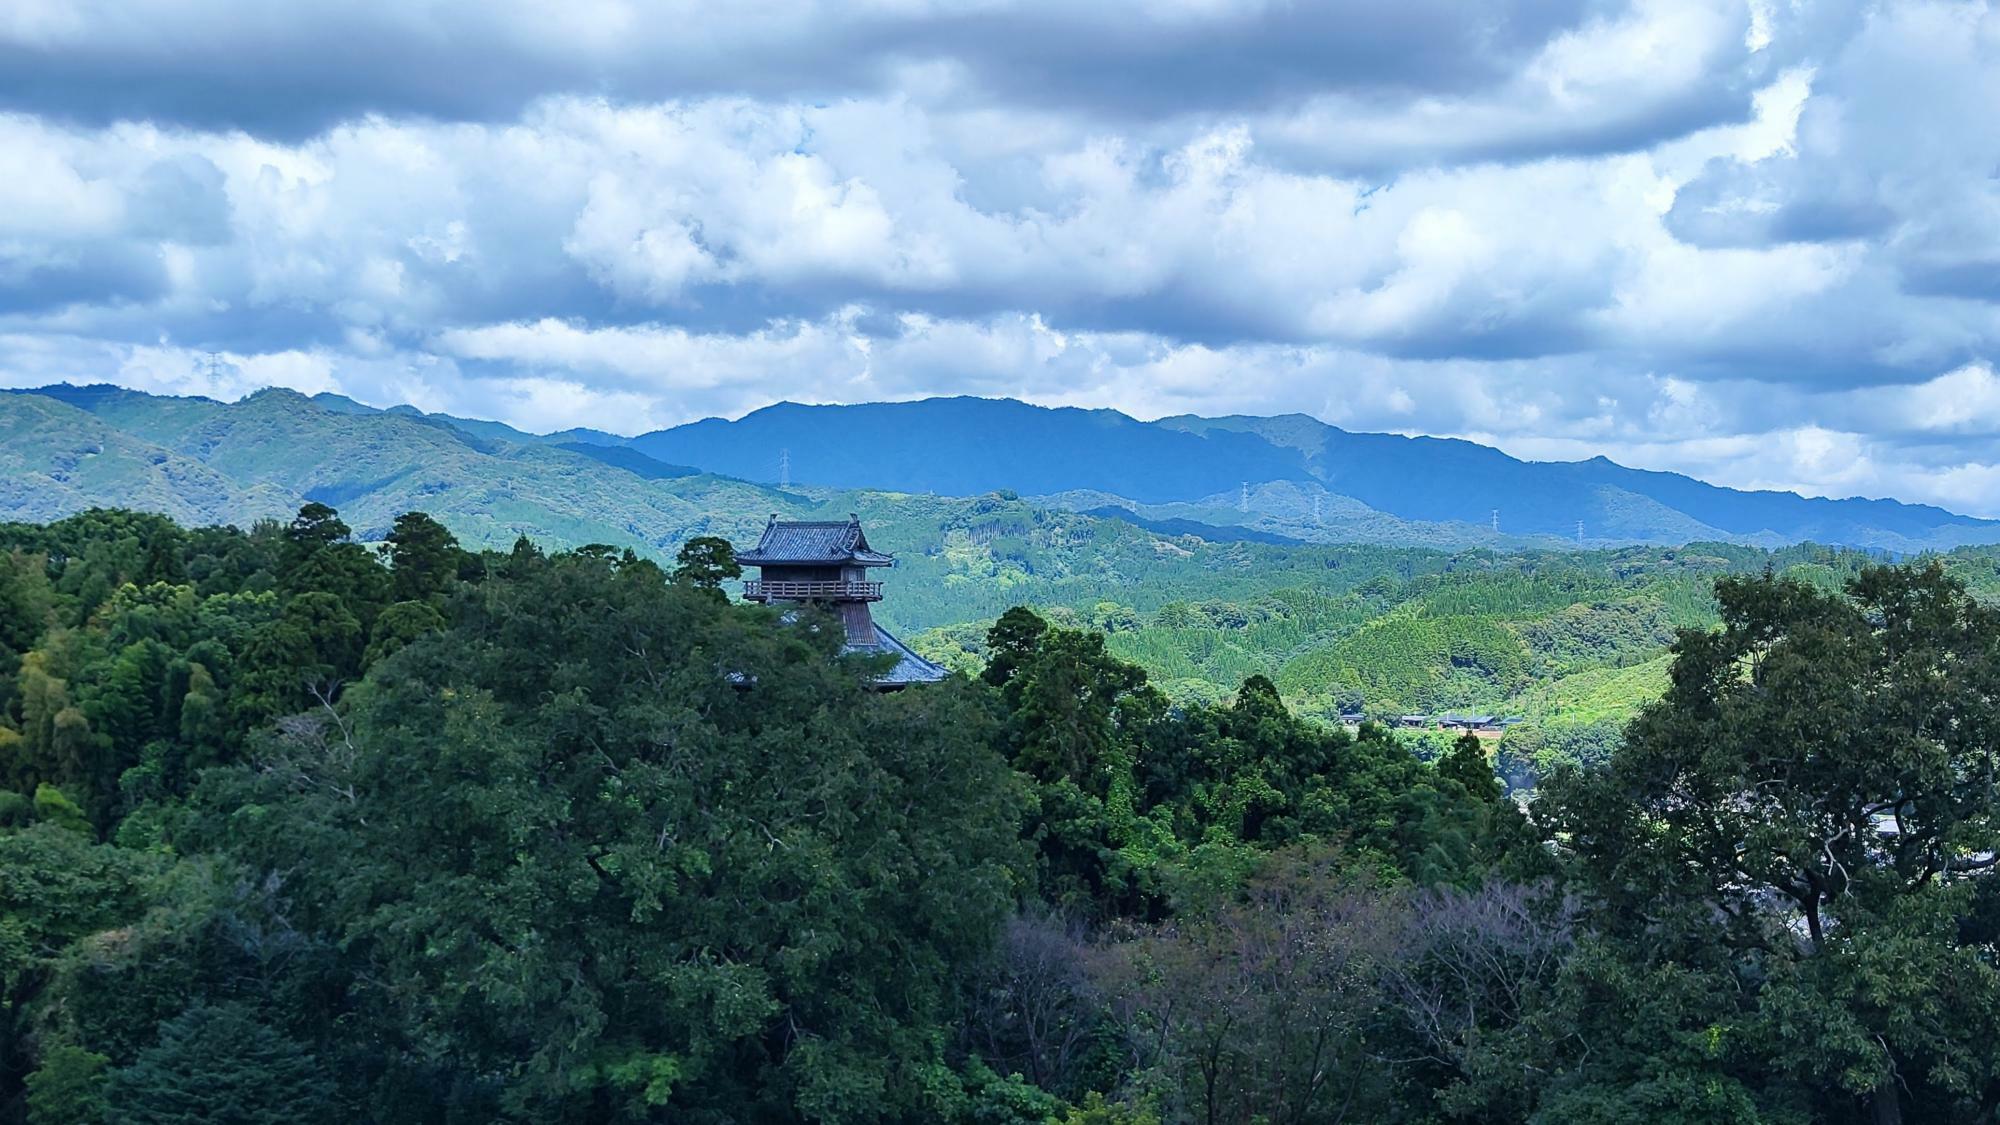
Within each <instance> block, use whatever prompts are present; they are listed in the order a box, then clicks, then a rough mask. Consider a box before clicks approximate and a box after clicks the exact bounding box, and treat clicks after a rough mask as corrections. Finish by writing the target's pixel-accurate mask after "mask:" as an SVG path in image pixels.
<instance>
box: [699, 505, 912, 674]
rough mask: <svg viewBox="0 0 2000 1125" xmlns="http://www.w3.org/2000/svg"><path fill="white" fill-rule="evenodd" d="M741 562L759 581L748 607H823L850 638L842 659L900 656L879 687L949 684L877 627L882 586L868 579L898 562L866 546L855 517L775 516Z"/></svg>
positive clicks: (751, 585) (749, 588)
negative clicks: (875, 606)
mask: <svg viewBox="0 0 2000 1125" xmlns="http://www.w3.org/2000/svg"><path fill="white" fill-rule="evenodd" d="M736 561H737V563H738V564H740V565H742V566H754V567H756V568H757V569H758V577H756V578H752V579H749V580H748V581H746V582H744V583H743V597H744V599H745V600H746V601H753V602H762V603H764V604H767V605H770V604H784V603H787V602H791V603H798V604H802V605H818V606H824V607H825V608H827V609H829V610H831V611H833V612H834V613H835V614H837V615H838V616H839V617H840V621H841V625H842V626H843V627H844V628H845V629H846V631H847V638H846V641H845V643H844V644H843V646H842V651H843V652H851V653H867V654H870V655H891V656H894V657H896V664H895V666H894V667H893V668H891V669H889V671H888V672H886V673H884V674H883V675H882V676H880V677H878V678H877V679H876V681H875V686H877V687H879V688H882V689H883V690H885V691H893V690H895V689H898V688H904V687H908V686H909V685H911V684H928V683H935V682H937V681H938V680H942V679H944V678H945V676H946V674H947V673H946V671H945V670H944V669H943V668H940V667H938V666H937V665H935V664H933V663H931V662H930V661H928V660H925V659H924V658H923V657H921V656H918V655H917V654H916V652H915V651H913V650H912V649H911V648H910V647H909V646H908V645H906V644H904V643H903V642H901V641H899V640H897V639H896V638H895V637H894V636H893V635H891V634H890V632H889V631H888V630H887V629H884V628H882V627H881V626H880V625H877V624H876V623H875V618H874V615H873V614H872V613H870V612H869V608H868V607H869V606H870V604H872V603H874V602H879V601H881V600H882V583H880V582H876V581H872V580H870V579H869V577H868V572H869V571H870V570H871V569H873V568H875V567H883V566H893V565H894V564H895V562H896V560H895V558H894V557H893V556H890V555H885V554H883V553H881V552H880V551H876V550H874V549H873V548H871V547H869V546H868V536H867V535H866V534H864V533H863V532H862V530H861V521H860V520H859V519H858V518H856V517H855V516H852V515H850V516H848V517H847V519H845V520H780V519H779V518H778V517H777V515H776V514H775V513H774V514H773V515H772V516H771V519H770V521H769V522H768V523H766V524H765V525H764V534H763V536H762V537H761V538H759V539H758V540H757V546H755V547H754V548H752V549H750V550H748V551H740V552H738V553H737V555H736Z"/></svg>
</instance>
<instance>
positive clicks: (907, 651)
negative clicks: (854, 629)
mask: <svg viewBox="0 0 2000 1125" xmlns="http://www.w3.org/2000/svg"><path fill="white" fill-rule="evenodd" d="M875 641H876V643H875V644H872V645H852V644H851V645H847V646H845V647H843V648H842V650H841V651H843V652H865V653H871V654H886V653H894V654H895V655H896V657H897V660H896V666H895V667H894V668H891V669H889V670H888V671H887V672H885V673H883V674H882V675H881V676H878V677H876V679H875V682H876V683H878V684H881V685H882V686H884V687H900V686H902V685H903V684H934V683H936V682H938V681H939V680H942V679H944V678H945V677H946V676H948V675H950V674H951V673H950V672H948V671H946V670H945V669H943V668H940V667H938V666H937V665H935V664H932V663H931V662H930V661H928V660H925V659H924V658H923V657H921V656H918V655H917V653H916V650H914V649H912V648H911V647H910V646H909V645H906V644H904V643H903V642H901V641H899V640H897V639H896V638H895V636H894V635H893V634H891V633H890V632H889V630H887V629H884V628H883V627H882V626H880V625H877V626H875Z"/></svg>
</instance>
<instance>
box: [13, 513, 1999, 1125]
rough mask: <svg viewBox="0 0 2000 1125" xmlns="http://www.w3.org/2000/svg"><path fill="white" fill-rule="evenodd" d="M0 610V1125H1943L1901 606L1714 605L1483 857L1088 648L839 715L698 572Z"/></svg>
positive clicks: (309, 523) (1935, 783)
mask: <svg viewBox="0 0 2000 1125" xmlns="http://www.w3.org/2000/svg"><path fill="white" fill-rule="evenodd" d="M0 552H4V553H0V1121H5V1122H17V1121H18V1122H32V1123H36V1125H42V1123H66V1125H86V1123H99V1122H125V1121H133V1122H147V1123H153V1122H159V1123H165V1122H190V1123H192V1122H213V1121H226V1122H241V1123H246V1125H247V1123H278V1122H314V1121H335V1120H363V1121H380V1122H396V1123H402V1122H409V1123H415V1125H433V1123H435V1125H447V1123H458V1122H485V1121H535V1122H569V1121H574V1122H609V1121H634V1122H640V1121H658V1122H665V1121H675V1122H682V1121H687V1122H731V1121H750V1120H755V1121H774V1122H786V1121H795V1122H829V1123H834V1122H873V1121H908V1122H932V1121H944V1122H961V1123H964V1125H974V1123H978V1125H1017V1123H1018V1125H1027V1123H1044V1122H1056V1123H1058V1125H1086V1123H1088V1125H1117V1123H1123V1125H1140V1123H1166V1122H1181V1121H1200V1122H1232V1123H1241V1125H1252V1123H1256V1122H1279V1121H1286V1122H1309V1123H1319V1122H1327V1123H1332V1122H1410V1123H1433V1122H1436V1123H1442V1122H1450V1121H1466V1122H1495V1123H1505V1122H1522V1123H1536V1125H1555V1123H1568V1122H1589V1123H1596V1122H1601V1123H1605V1125H1611V1123H1623V1122H1640V1121H1645V1122H1655V1121H1663V1122H1690V1123H1692V1122H1713V1121H1724V1122H1731V1121H1734V1122H1746V1123H1747V1122H1800V1123H1804V1122H1814V1121H1830V1122H1856V1123H1859V1122H1864V1121H1865V1122H1874V1123H1877V1125H1884V1123H1889V1122H1896V1121H1903V1120H1907V1121H1937V1122H1946V1123H1958V1122H1965V1123H1971V1122H1977V1121H1990V1120H1992V1119H1993V1118H1994V1115H1995V1113H1996V1112H2000V1046H1996V1044H2000V1036H1996V1034H1995V1032H1996V1030H2000V970H1996V968H1995V965H1996V954H2000V882H1995V881H1994V880H1995V879H1996V876H1995V875H1994V874H1993V871H1994V867H1995V860H1994V857H1995V855H2000V789H1996V785H2000V617H1996V615H1995V613H1994V611H1992V610H1991V609H1988V608H1987V607H1985V606H1983V605H1982V604H1980V603H1979V602H1977V601H1976V600H1975V599H1973V598H1971V597H1970V596H1968V595H1967V593H1966V592H1965V590H1964V589H1963V587H1962V586H1960V585H1958V584H1957V583H1956V582H1955V581H1954V580H1953V579H1952V578H1950V577H1948V576H1947V575H1946V574H1945V573H1944V572H1942V571H1941V570H1939V569H1937V568H1935V567H1928V568H1925V567H1905V568H1894V567H1875V568H1869V569H1865V570H1862V571H1859V572H1858V573H1857V574H1855V575H1854V576H1853V577H1852V578H1851V580H1850V581H1848V582H1846V583H1845V585H1844V586H1840V587H1838V588H1834V587H1833V584H1832V583H1829V582H1813V581H1806V580H1800V579H1797V578H1791V577H1780V576H1773V575H1765V576H1762V577H1745V578H1731V579H1727V580H1725V581H1723V582H1722V583H1720V584H1719V586H1718V587H1717V591H1716V596H1717V601H1718V604H1719V606H1720V611H1721V626H1720V628H1718V629H1714V630H1689V631H1684V632H1682V633H1681V634H1680V635H1679V638H1678V640H1677V641H1676V642H1675V647H1674V655H1673V661H1672V667H1671V674H1670V677H1669V678H1670V686H1669V687H1668V688H1667V690H1666V694H1665V696H1664V698H1662V699H1661V700H1660V701H1659V702H1658V703H1656V704H1653V705H1651V706H1650V707H1648V708H1647V709H1646V710H1644V711H1643V713H1642V714H1641V716H1640V718H1639V719H1638V720H1637V721H1636V722H1635V723H1633V724H1632V725H1631V726H1630V728H1629V729H1628V730H1626V731H1625V732H1623V734H1622V735H1621V736H1618V737H1617V738H1616V739H1615V743H1616V744H1615V745H1614V746H1611V747H1609V748H1608V749H1603V750H1594V751H1593V756H1594V757H1601V758H1602V759H1603V760H1602V761H1601V762H1600V763H1598V764H1593V765H1590V766H1588V767H1573V766H1571V767H1561V768H1556V769H1554V776H1553V777H1550V778H1547V779H1544V781H1543V784H1542V786H1541V790H1540V794H1539V796H1538V797H1537V799H1536V800H1535V802H1534V803H1533V804H1532V805H1531V806H1529V807H1528V808H1527V809H1525V810H1524V809H1523V808H1521V807H1520V806H1517V805H1516V804H1515V803H1514V802H1513V801H1512V800H1510V799H1509V798H1507V797H1506V796H1504V795H1503V789H1502V785H1501V782H1500V780H1499V779H1498V778H1497V777H1496V776H1495V771H1494V767H1493V764H1492V762H1491V761H1490V760H1489V754H1488V750H1487V748H1486V746H1485V745H1484V744H1482V743H1481V742H1480V741H1479V740H1478V739H1476V738H1472V737H1467V738H1464V739H1461V740H1459V741H1458V742H1456V743H1453V744H1451V745H1450V746H1449V748H1448V749H1444V750H1442V752H1441V753H1438V754H1437V755H1436V756H1435V758H1434V760H1432V761H1429V762H1426V761H1423V760H1420V759H1419V758H1418V757H1417V756H1416V755H1415V754H1413V753H1412V752H1411V750H1410V749H1409V748H1408V747H1407V746H1405V745H1404V744H1403V743H1402V742H1399V741H1398V740H1397V738H1395V737H1394V736H1392V735H1391V734H1390V733H1389V732H1388V731H1385V730H1383V729H1381V728H1379V727H1377V726H1374V725H1372V724H1363V725H1362V726H1361V727H1360V729H1359V730H1358V731H1357V732H1354V733H1349V732H1347V731H1345V730H1343V729H1341V728H1340V727H1339V726H1337V725H1334V726H1328V725H1323V724H1321V723H1319V722H1317V721H1314V720H1312V719H1309V718H1305V717H1301V716H1299V715H1296V714H1294V713H1292V711H1291V710H1290V709H1288V708H1287V706H1286V705H1285V703H1284V702H1283V700H1282V698H1281V695H1280V691H1279V688H1278V686H1277V685H1276V684H1274V683H1273V681H1272V680H1270V679H1266V678H1264V677H1263V676H1250V677H1247V678H1246V679H1245V680H1244V682H1243V683H1242V684H1241V686H1240V688H1239V689H1238V690H1237V691H1236V692H1235V693H1234V695H1233V696H1231V697H1228V698H1224V699H1219V700H1216V701H1214V702H1207V703H1201V702H1190V701H1188V700H1186V699H1180V700H1178V701H1177V700H1176V699H1175V698H1173V697H1170V696H1169V695H1168V694H1167V693H1166V692H1164V691H1162V690H1161V688H1160V686H1159V685H1158V684H1156V683H1155V682H1153V680H1152V678H1151V677H1149V676H1148V675H1147V674H1146V673H1145V672H1144V671H1143V670H1142V669H1141V668H1139V667H1138V666H1136V665H1134V664H1132V663H1129V662H1127V661H1126V660H1125V659H1121V658H1120V656H1119V655H1117V653H1116V650H1115V648H1114V647H1113V644H1112V642H1113V641H1115V640H1116V638H1118V637H1119V636H1122V635H1125V633H1126V631H1128V630H1129V629H1130V628H1132V627H1133V625H1132V623H1133V622H1134V621H1135V620H1136V619H1137V618H1136V613H1135V611H1132V610H1129V609H1127V608H1125V607H1123V606H1121V605H1118V604H1115V603H1106V606H1105V608H1103V611H1102V612H1101V613H1100V614H1097V615H1095V616H1094V617H1093V618H1092V619H1091V620H1088V621H1083V620H1078V621H1074V622H1073V623H1072V622H1071V621H1067V620H1065V619H1064V618H1062V617H1061V616H1060V615H1056V616H1053V617H1044V616H1040V615H1037V614H1035V613H1033V612H1030V611H1028V610H1026V609H1014V610H1010V611H1008V612H1006V613H1005V614H1003V615H1001V616H1000V617H999V618H998V620H997V621H996V622H994V623H993V625H992V627H991V629H990V630H989V631H988V633H987V635H986V636H985V637H983V638H981V639H980V640H979V642H978V654H979V656H980V657H981V658H982V659H980V660H979V661H978V662H977V663H976V665H975V666H974V668H973V671H974V674H971V675H961V676H956V677H954V678H952V679H950V680H948V681H946V682H944V683H942V684H937V685H931V686H928V687H924V688H921V689H914V690H908V691H903V692H897V693H882V692H877V691H874V690H872V689H871V677H872V676H873V675H874V674H876V673H877V672H879V670H880V669H879V667H878V666H877V664H876V663H875V662H873V661H872V660H871V659H869V658H866V657H857V656H846V655H842V653H841V647H840V640H841V637H842V635H843V634H842V631H841V630H840V629H839V627H838V626H837V625H836V624H835V623H834V622H833V621H831V620H830V619H824V620H823V619H820V618H819V617H817V616H815V615H814V614H812V613H802V614H793V615H784V614H781V613H778V612H776V611H773V610H770V609H767V608H764V607H758V606H748V605H739V604H733V603H731V602H730V601H729V600H728V599H727V598H725V597H721V596H718V590H719V589H720V584H721V583H722V582H723V581H724V580H726V579H727V578H729V577H732V576H733V569H734V563H733V561H732V560H731V553H730V551H729V548H728V544H727V543H725V542H722V541H720V540H715V539H699V540H695V541H693V542H691V543H690V544H688V546H687V548H686V549H685V550H683V551H682V552H681V554H680V556H679V558H678V560H677V563H676V566H675V567H674V568H672V569H671V570H668V569H663V568H661V567H660V566H658V565H656V564H654V563H652V562H650V561H647V560H645V559H642V558H639V557H638V556H636V555H634V554H632V553H631V552H629V551H623V550H619V549H616V548H611V547H605V546H590V547H584V548H580V549H578V550H575V551H568V552H561V553H556V554H545V553H543V552H542V551H540V550H539V549H537V548H536V547H535V546H534V545H533V544H531V543H529V542H527V541H526V540H523V541H521V542H519V543H517V544H516V545H515V547H514V549H513V550H512V551H510V552H479V553H475V552H469V551H465V550H462V549H461V548H460V547H459V546H458V544H457V543H456V542H455V541H454V540H453V538H452V536H451V535H450V533H449V532H447V531H446V530H445V529H444V528H443V527H442V526H440V525H439V524H438V523H436V521H433V520H431V519H429V518H428V517H426V516H423V515H422V514H420V513H411V514H408V515H405V516H403V517H401V518H400V519H398V520H397V521H396V522H395V524H394V528H393V530H392V531H391V532H390V533H389V534H388V536H387V539H386V541H385V542H384V543H383V544H381V545H380V546H379V547H375V548H369V547H365V546H363V545H360V544H357V543H355V542H353V541H352V538H351V535H350V533H349V531H348V529H347V527H346V526H345V525H344V524H343V523H342V522H341V521H340V518H339V516H338V514H337V513H335V512H334V511H333V510H331V509H330V508H326V507H324V506H322V505H317V504H312V505H308V506H307V507H306V508H304V509H302V510H301V511H300V512H299V514H298V516H297V518H296V519H294V520H293V521H292V522H291V523H290V524H288V525H280V524H275V523H274V524H266V525H260V526H258V527H255V528H252V529H251V530H250V531H248V532H243V531H238V530H236V529H231V528H207V529H199V530H185V529H182V528H179V527H176V526H174V525H173V524H171V523H169V522H167V521H165V520H162V519H159V518H156V517H150V516H144V515H137V514H134V513H129V512H91V513H86V514H84V515H81V516H77V517H74V518H72V519H69V520H64V521H62V522H59V523H56V524H51V525H47V526H27V525H6V526H0ZM1421 581H1422V582H1424V583H1428V584H1429V585H1430V587H1431V593H1432V594H1433V595H1436V596H1438V597H1440V598H1443V599H1446V602H1448V601H1449V599H1451V598H1460V600H1463V595H1462V592H1460V593H1454V591H1455V590H1458V589H1459V588H1458V587H1457V586H1455V585H1454V584H1453V583H1452V582H1451V581H1450V580H1449V579H1445V578H1426V579H1422V580H1421ZM1555 585H1558V586H1560V585H1562V583H1556V584H1555ZM1510 589H1511V590H1512V592H1506V591H1505V590H1503V591H1502V592H1503V593H1505V597H1506V598H1507V599H1510V600H1513V601H1518V602H1520V603H1521V604H1524V605H1526V604H1531V603H1532V604H1539V603H1538V602H1537V601H1536V599H1543V600H1552V599H1554V598H1555V597H1557V596H1558V595H1560V596H1562V597H1570V598H1572V599H1573V598H1574V596H1575V593H1576V592H1575V591H1574V590H1567V591H1557V592H1550V591H1549V590H1545V589H1544V588H1543V587H1542V586H1540V585H1537V584H1536V583H1533V582H1524V583H1521V584H1518V588H1510ZM1377 595H1380V596H1383V597H1385V598H1386V597H1388V596H1389V591H1386V590H1378V591H1376V593H1375V594H1372V595H1371V594H1366V593H1363V594H1359V595H1357V596H1361V597H1370V596H1377ZM1440 604H1445V602H1441V603H1440ZM1563 604H1565V605H1568V604H1573V602H1566V603H1563ZM1302 607H1303V608H1302ZM1310 612H1311V609H1310V606H1307V605H1305V604H1304V603H1299V604H1293V603H1283V604H1280V603H1275V602H1274V603H1269V604H1262V605H1261V606H1260V608H1258V609H1257V611H1256V613H1255V614H1251V615H1246V616H1245V617H1244V619H1243V621H1242V622H1241V623H1236V622H1234V619H1233V618H1230V610H1229V608H1228V606H1226V605H1225V604H1223V603H1221V602H1216V601H1206V602H1203V601H1190V602H1186V603H1182V604H1179V605H1178V607H1170V608H1169V609H1167V610H1162V611H1161V612H1160V616H1161V617H1162V618H1170V619H1171V620H1169V621H1163V622H1161V624H1160V627H1163V628H1171V629H1184V628H1192V627H1195V626H1196V625H1199V624H1202V623H1207V624H1210V625H1213V624H1216V623H1217V622H1222V621H1224V620H1225V619H1227V620H1228V621H1229V624H1228V626H1227V627H1228V628H1231V629H1239V630H1240V629H1248V628H1256V627H1260V626H1274V627H1275V626H1283V625H1285V624H1286V623H1288V622H1292V621H1296V620H1298V619H1299V618H1300V617H1301V616H1302V615H1306V614H1309V613H1310ZM1099 618H1101V620H1100V619H1099ZM1667 618H1668V613H1667V611H1666V610H1665V609H1663V608H1662V607H1661V604H1660V603H1653V604H1646V605H1613V604H1610V603H1607V604H1606V605H1603V606H1595V607H1593V606H1585V607H1583V608H1581V609H1578V610H1575V611H1572V612H1564V613H1560V614H1557V615H1556V616H1554V617H1552V618H1550V619H1549V624H1548V626H1547V629H1546V631H1545V632H1543V633H1538V634H1534V635H1532V636H1531V637H1530V641H1531V642H1532V643H1533V644H1535V645H1539V646H1542V647H1544V648H1546V650H1547V651H1548V652H1549V653H1550V654H1564V655H1563V657H1562V658H1565V659H1569V658H1575V659H1583V660H1594V659H1599V658H1601V657H1602V654H1603V653H1605V652H1607V651H1612V652H1617V651H1622V649H1621V646H1623V645H1624V644H1625V640H1626V638H1628V637H1630V636H1633V635H1636V634H1644V633H1657V632H1658V631H1659V630H1660V629H1662V628H1663V627H1664V626H1663V622H1664V621H1666V620H1667ZM1072 624H1073V625H1074V627H1072ZM1092 626H1095V627H1092ZM1394 628H1396V629H1399V630H1403V632H1402V633H1401V634H1390V633H1383V634H1382V636H1381V637H1378V638H1376V639H1374V640H1369V641H1368V642H1367V644H1378V643H1387V642H1386V641H1385V640H1383V638H1387V637H1389V636H1392V635H1403V636H1406V637H1407V638H1409V643H1411V644H1421V645H1432V646H1443V649H1444V650H1445V651H1447V652H1448V653H1449V652H1453V651H1456V648H1455V647H1454V646H1461V645H1462V646H1465V647H1466V649H1467V652H1468V654H1469V659H1472V660H1475V661H1477V660H1483V659H1486V658H1487V656H1490V654H1491V651H1493V650H1494V645H1495V644H1497V643H1498V639H1497V638H1492V637H1488V636H1487V635H1486V634H1483V633H1478V632H1465V631H1454V629H1455V627H1448V628H1437V627H1434V626H1433V625H1431V624H1426V623H1425V621H1424V619H1422V618H1421V617H1417V616H1410V617H1409V618H1408V619H1407V620H1406V621H1404V622H1401V623H1398V624H1396V625H1395V626H1394ZM1489 642H1492V643H1489ZM1392 647H1393V646H1392ZM1367 651H1368V650H1367V649H1366V647H1365V645H1363V646H1356V647H1354V648H1352V649H1350V650H1349V651H1348V652H1347V653H1346V655H1345V656H1344V657H1343V658H1344V659H1350V660H1353V661H1358V662H1359V663H1357V664H1356V665H1355V667H1357V668H1359V669H1362V670H1363V671H1364V672H1365V671H1366V670H1367V660H1366V659H1364V658H1365V657H1366V656H1367ZM1383 651H1385V652H1387V651H1389V650H1388V649H1384V650H1383ZM1481 654H1486V655H1484V656H1482V655H1481ZM1551 658H1554V657H1553V656H1552V657H1551ZM1479 667H1480V668H1481V669H1482V671H1481V672H1480V674H1489V673H1492V674H1512V673H1510V672H1509V671H1508V668H1507V666H1505V665H1504V664H1491V663H1488V664H1481V665H1479Z"/></svg>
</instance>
